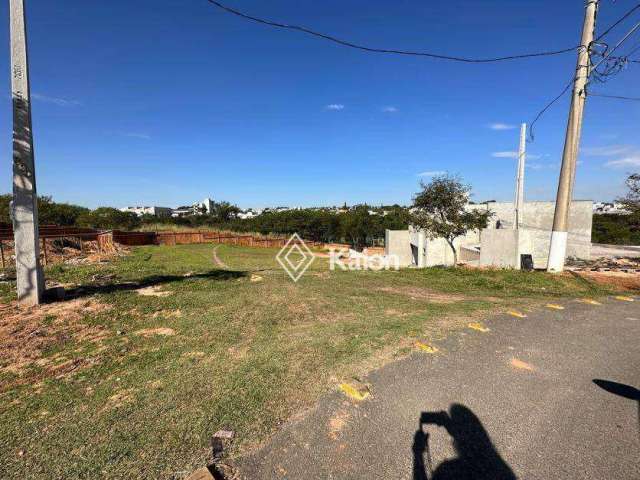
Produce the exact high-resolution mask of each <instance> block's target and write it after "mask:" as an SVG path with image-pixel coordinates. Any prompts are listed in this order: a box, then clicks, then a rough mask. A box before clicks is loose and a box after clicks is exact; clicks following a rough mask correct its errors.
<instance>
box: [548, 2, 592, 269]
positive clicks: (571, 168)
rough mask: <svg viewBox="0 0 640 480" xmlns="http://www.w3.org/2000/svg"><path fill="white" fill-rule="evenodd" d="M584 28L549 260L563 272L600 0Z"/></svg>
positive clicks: (589, 9)
mask: <svg viewBox="0 0 640 480" xmlns="http://www.w3.org/2000/svg"><path fill="white" fill-rule="evenodd" d="M586 3H587V4H586V11H585V16H584V25H583V28H582V41H581V47H580V52H579V53H578V62H577V64H576V78H575V81H574V85H573V92H572V96H571V108H570V110H569V119H568V121H567V133H566V137H565V142H564V151H563V153H562V168H561V169H560V179H559V180H558V194H557V197H556V208H555V214H554V217H553V230H552V232H551V244H550V246H549V262H548V265H547V271H549V272H562V270H564V261H565V257H566V254H567V235H568V234H567V230H568V223H569V208H570V205H571V196H572V192H573V180H574V178H575V169H576V161H577V154H578V148H579V143H580V129H581V127H582V116H583V114H584V104H585V99H586V91H585V87H586V84H587V80H588V78H589V53H590V52H589V49H590V47H591V42H593V33H594V29H595V23H596V13H597V11H598V0H587V2H586Z"/></svg>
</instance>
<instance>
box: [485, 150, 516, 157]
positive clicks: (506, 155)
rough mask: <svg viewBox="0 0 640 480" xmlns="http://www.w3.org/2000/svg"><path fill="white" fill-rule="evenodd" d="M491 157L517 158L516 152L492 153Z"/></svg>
mask: <svg viewBox="0 0 640 480" xmlns="http://www.w3.org/2000/svg"><path fill="white" fill-rule="evenodd" d="M491 156H492V157H493V158H518V152H514V151H507V152H493V153H492V154H491Z"/></svg>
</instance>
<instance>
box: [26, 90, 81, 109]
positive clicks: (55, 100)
mask: <svg viewBox="0 0 640 480" xmlns="http://www.w3.org/2000/svg"><path fill="white" fill-rule="evenodd" d="M31 98H32V99H33V100H36V101H38V102H43V103H51V104H53V105H57V106H58V107H77V106H78V105H80V102H79V101H77V100H69V99H66V98H59V97H49V96H47V95H42V94H40V93H32V94H31Z"/></svg>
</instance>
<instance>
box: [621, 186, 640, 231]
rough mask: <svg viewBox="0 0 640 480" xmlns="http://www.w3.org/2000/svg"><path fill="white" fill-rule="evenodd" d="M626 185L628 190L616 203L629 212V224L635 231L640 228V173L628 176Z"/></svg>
mask: <svg viewBox="0 0 640 480" xmlns="http://www.w3.org/2000/svg"><path fill="white" fill-rule="evenodd" d="M626 184H627V188H628V189H629V190H628V192H627V194H626V195H625V196H624V197H622V198H619V199H618V202H620V203H621V204H622V205H623V206H624V208H625V210H628V211H629V214H630V217H629V219H630V220H631V222H630V223H632V225H633V226H634V227H635V228H636V229H637V228H640V173H634V174H631V175H629V177H628V178H627V181H626Z"/></svg>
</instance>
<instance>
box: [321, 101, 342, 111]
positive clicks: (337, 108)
mask: <svg viewBox="0 0 640 480" xmlns="http://www.w3.org/2000/svg"><path fill="white" fill-rule="evenodd" d="M325 108H326V109H327V110H333V111H337V112H339V111H340V110H344V105H342V104H341V103H331V104H329V105H327V106H326V107H325Z"/></svg>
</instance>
